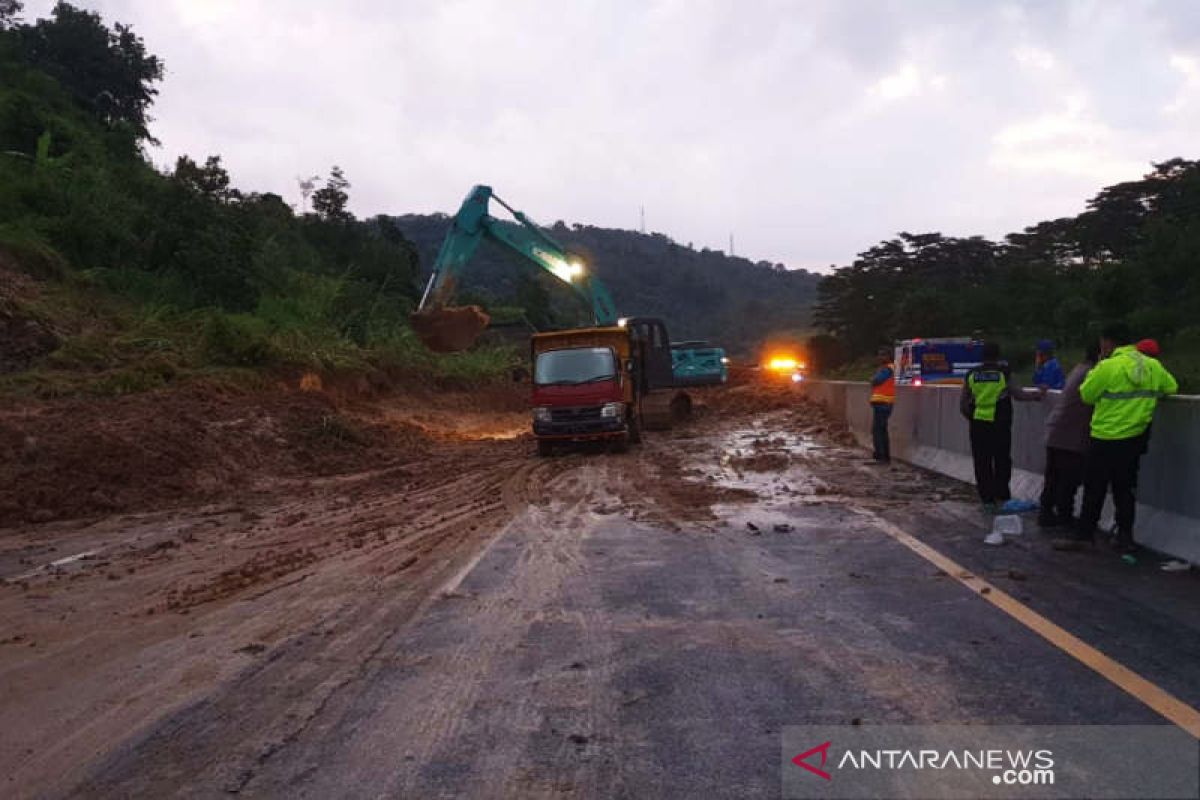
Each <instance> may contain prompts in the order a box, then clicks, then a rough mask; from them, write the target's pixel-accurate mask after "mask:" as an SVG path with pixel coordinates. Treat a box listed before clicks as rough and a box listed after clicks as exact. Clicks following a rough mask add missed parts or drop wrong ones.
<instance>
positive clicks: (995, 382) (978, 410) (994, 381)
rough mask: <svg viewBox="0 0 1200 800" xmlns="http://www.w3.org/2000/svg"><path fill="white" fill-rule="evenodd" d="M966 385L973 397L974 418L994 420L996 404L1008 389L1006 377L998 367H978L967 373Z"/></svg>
mask: <svg viewBox="0 0 1200 800" xmlns="http://www.w3.org/2000/svg"><path fill="white" fill-rule="evenodd" d="M967 386H968V387H970V389H971V395H972V396H973V397H974V398H975V413H974V415H973V418H974V419H977V420H979V421H980V422H995V421H996V406H997V405H998V404H999V403H1000V398H1001V397H1003V396H1004V392H1005V391H1006V390H1007V389H1008V379H1007V378H1005V377H1004V373H1003V372H1001V371H1000V370H998V369H979V370H975V371H974V372H972V373H970V374H969V375H967Z"/></svg>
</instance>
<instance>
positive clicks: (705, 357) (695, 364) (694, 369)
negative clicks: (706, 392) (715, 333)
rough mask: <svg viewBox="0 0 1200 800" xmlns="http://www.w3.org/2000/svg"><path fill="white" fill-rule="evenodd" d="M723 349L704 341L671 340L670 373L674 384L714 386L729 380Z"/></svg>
mask: <svg viewBox="0 0 1200 800" xmlns="http://www.w3.org/2000/svg"><path fill="white" fill-rule="evenodd" d="M728 364H729V359H728V358H726V357H725V350H724V349H723V348H720V347H713V346H712V345H710V344H709V343H708V342H706V341H701V340H696V341H688V342H671V374H672V375H674V377H675V385H676V386H715V385H718V384H722V383H725V382H726V381H727V380H729V368H728Z"/></svg>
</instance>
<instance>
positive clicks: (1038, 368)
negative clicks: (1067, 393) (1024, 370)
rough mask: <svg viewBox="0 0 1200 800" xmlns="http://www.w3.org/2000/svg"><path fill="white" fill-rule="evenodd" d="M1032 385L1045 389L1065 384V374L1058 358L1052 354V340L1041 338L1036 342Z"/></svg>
mask: <svg viewBox="0 0 1200 800" xmlns="http://www.w3.org/2000/svg"><path fill="white" fill-rule="evenodd" d="M1033 364H1034V367H1035V369H1034V371H1033V385H1034V386H1038V387H1041V388H1045V389H1061V388H1063V387H1064V386H1066V385H1067V376H1066V375H1064V374H1063V371H1062V367H1061V366H1060V365H1059V363H1058V359H1057V358H1056V357H1055V356H1054V342H1052V341H1050V340H1049V339H1042V340H1041V341H1040V342H1038V343H1037V352H1035V353H1034V354H1033Z"/></svg>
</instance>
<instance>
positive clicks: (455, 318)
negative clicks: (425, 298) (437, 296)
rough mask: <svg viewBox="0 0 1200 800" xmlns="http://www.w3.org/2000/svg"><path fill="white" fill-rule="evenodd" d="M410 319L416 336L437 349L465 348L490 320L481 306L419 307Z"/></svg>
mask: <svg viewBox="0 0 1200 800" xmlns="http://www.w3.org/2000/svg"><path fill="white" fill-rule="evenodd" d="M409 321H410V322H411V323H412V327H413V331H414V332H415V333H416V334H417V338H418V339H420V340H421V342H422V343H423V344H424V345H425V346H426V347H428V348H429V349H430V350H432V351H433V352H435V353H454V352H457V351H459V350H466V349H467V348H468V347H470V346H471V345H473V344H474V343H475V340H476V339H478V338H479V334H481V333H483V330H484V328H486V327H487V326H488V323H489V322H491V317H489V316H488V315H487V314H486V313H485V312H484V310H483V309H482V308H480V307H479V306H443V307H442V308H432V309H429V310H427V311H418V312H416V313H415V314H413V315H412V316H411V317H410V318H409Z"/></svg>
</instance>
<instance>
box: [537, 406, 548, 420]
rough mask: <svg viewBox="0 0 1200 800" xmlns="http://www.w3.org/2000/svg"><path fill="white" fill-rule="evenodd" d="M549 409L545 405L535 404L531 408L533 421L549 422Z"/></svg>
mask: <svg viewBox="0 0 1200 800" xmlns="http://www.w3.org/2000/svg"><path fill="white" fill-rule="evenodd" d="M550 420H551V416H550V409H549V408H547V407H546V406H537V407H536V408H534V409H533V421H534V422H550Z"/></svg>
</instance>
